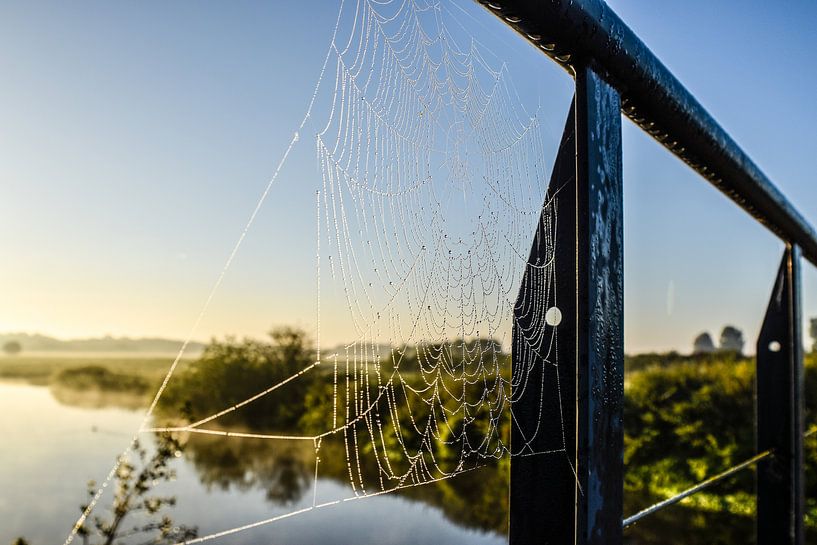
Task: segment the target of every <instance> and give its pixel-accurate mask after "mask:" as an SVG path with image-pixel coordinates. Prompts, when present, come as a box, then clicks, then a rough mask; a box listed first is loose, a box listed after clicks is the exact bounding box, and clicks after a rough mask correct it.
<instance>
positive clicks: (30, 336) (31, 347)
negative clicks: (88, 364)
mask: <svg viewBox="0 0 817 545" xmlns="http://www.w3.org/2000/svg"><path fill="white" fill-rule="evenodd" d="M14 342H16V343H19V345H20V347H21V348H22V352H23V353H25V352H156V353H159V352H176V351H178V350H179V348H180V347H181V346H182V341H179V340H173V339H161V338H141V339H132V338H129V337H110V336H106V337H100V338H91V339H68V340H63V339H55V338H54V337H48V336H46V335H40V334H38V333H0V346H4V345H6V344H7V343H14ZM204 347H205V345H204V344H202V343H198V342H191V343H190V344H189V345H188V347H187V350H188V352H192V353H200V352H201V351H202V350H204Z"/></svg>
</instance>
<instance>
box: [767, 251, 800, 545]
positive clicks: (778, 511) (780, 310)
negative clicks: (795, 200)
mask: <svg viewBox="0 0 817 545" xmlns="http://www.w3.org/2000/svg"><path fill="white" fill-rule="evenodd" d="M800 324H801V322H800V255H799V251H798V248H797V247H796V246H795V247H791V246H789V247H788V248H787V249H786V252H785V254H784V255H783V261H782V263H781V264H780V270H779V271H778V274H777V281H776V282H775V285H774V290H773V292H772V297H771V300H770V301H769V306H768V309H767V310H766V317H765V319H764V320H763V327H762V328H761V330H760V336H759V338H758V341H757V386H756V387H757V405H756V407H757V417H756V418H757V448H758V451H764V450H767V449H773V455H772V456H771V457H769V458H767V459H766V460H764V461H762V462H761V463H760V464H759V465H758V468H757V543H758V545H802V544H803V543H804V537H803V507H804V496H803V494H804V488H803V482H804V481H803V479H804V477H803V354H802V346H803V344H802V333H801V325H800Z"/></svg>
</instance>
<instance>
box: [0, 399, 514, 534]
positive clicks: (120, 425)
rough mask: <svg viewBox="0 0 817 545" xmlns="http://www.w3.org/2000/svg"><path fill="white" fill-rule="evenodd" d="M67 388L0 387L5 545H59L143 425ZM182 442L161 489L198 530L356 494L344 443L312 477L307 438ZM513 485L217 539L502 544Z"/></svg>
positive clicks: (454, 491) (108, 403)
mask: <svg viewBox="0 0 817 545" xmlns="http://www.w3.org/2000/svg"><path fill="white" fill-rule="evenodd" d="M55 392H56V393H55ZM52 394H53V395H52ZM63 394H65V392H64V391H57V390H51V391H49V388H46V387H34V386H28V385H23V384H3V383H0V411H2V412H3V414H4V418H3V419H2V420H1V421H0V434H2V436H3V437H4V438H5V439H6V440H7V441H8V442H7V443H5V444H7V445H8V444H14V445H15V449H13V450H12V449H9V448H3V449H0V490H2V491H3V492H2V493H0V520H2V524H0V544H3V545H6V544H8V543H11V542H12V540H13V539H14V538H16V537H17V536H21V535H22V536H25V537H26V538H27V539H28V541H29V543H31V544H32V545H39V544H45V543H55V542H62V541H63V540H64V538H65V536H66V535H67V532H68V530H69V529H70V526H71V524H72V523H73V522H74V521H75V520H76V517H77V515H78V514H79V510H78V508H79V506H80V505H81V504H82V503H83V502H84V501H85V482H86V481H87V480H89V479H96V480H98V481H101V480H102V479H103V478H104V476H105V474H106V473H107V471H108V470H109V468H110V467H111V464H112V462H113V460H114V459H115V458H116V456H117V454H118V453H119V452H120V451H121V450H122V449H123V448H124V446H125V445H126V444H127V442H128V441H129V437H130V432H132V430H135V429H137V428H138V426H139V422H140V420H141V415H142V410H143V409H142V408H140V409H139V410H133V411H132V410H125V409H123V408H121V407H124V406H132V405H131V403H132V401H130V400H127V399H125V398H126V397H127V396H124V397H122V398H120V399H118V400H117V399H116V396H108V397H106V398H105V400H104V403H99V404H90V405H89V404H88V403H87V402H85V401H82V396H81V395H79V394H78V393H77V395H76V396H74V395H63ZM89 406H97V407H99V406H103V407H105V408H93V409H92V408H89ZM144 439H145V444H146V446H150V445H151V444H152V440H151V438H150V437H149V436H148V437H145V438H144ZM180 439H181V440H182V441H183V442H184V453H183V456H182V458H179V459H177V460H176V461H174V462H173V464H174V468H175V469H176V470H177V473H178V476H177V479H176V481H175V482H171V483H161V484H160V486H159V489H158V490H157V493H161V494H168V495H172V496H175V497H176V498H177V505H176V506H175V507H174V508H173V510H172V513H171V516H172V517H173V520H174V521H177V522H178V523H180V524H186V525H191V526H198V527H199V531H200V535H205V534H207V533H212V532H216V531H220V530H223V529H226V528H231V527H234V526H238V525H242V524H247V523H252V522H255V521H257V520H263V519H266V518H269V517H274V516H279V515H282V514H286V513H289V512H292V511H295V510H298V509H302V508H304V507H308V506H309V505H312V502H313V498H315V497H316V498H317V499H318V501H330V500H332V499H340V498H344V497H350V496H353V495H354V493H353V491H352V490H351V487H350V486H349V482H348V474H347V473H346V466H345V455H344V453H343V444H342V442H340V443H339V444H334V445H333V444H326V445H324V446H323V447H322V449H321V472H320V477H319V478H318V480H317V481H316V480H315V453H314V449H313V446H312V443H311V442H310V441H305V442H300V441H299V442H291V441H273V440H259V439H240V438H229V439H225V438H223V437H211V436H203V435H195V436H189V437H181V438H180ZM21 453H25V456H21ZM364 471H366V472H369V471H372V469H371V468H370V469H366V470H364ZM506 487H507V482H506V473H504V472H503V471H502V470H499V471H497V470H496V468H484V469H480V470H477V471H476V472H473V473H466V474H464V475H460V476H458V477H456V478H454V479H451V480H449V481H441V482H438V483H433V484H429V485H426V486H420V487H415V488H408V489H404V490H401V491H400V492H398V493H396V494H386V495H383V496H377V497H372V498H367V499H366V500H364V501H360V502H348V503H344V504H340V505H338V506H336V507H331V508H327V509H321V510H318V511H314V512H312V513H309V514H306V515H303V516H299V517H293V518H291V519H286V520H283V521H280V522H276V523H274V524H270V525H268V526H264V527H261V528H258V529H254V530H252V531H250V532H246V533H241V534H236V535H234V536H230V537H228V538H224V539H220V540H219V541H218V543H247V544H255V543H260V542H275V543H281V544H287V545H301V544H303V545H306V544H311V543H327V544H331V543H338V544H349V543H355V544H356V545H365V544H368V543H370V544H372V545H374V544H377V545H381V544H382V543H395V544H397V543H415V544H424V543H427V544H429V545H431V544H434V545H437V544H442V543H448V544H463V545H464V544H468V545H472V544H486V545H487V544H492V545H493V544H499V543H503V542H505V541H506V538H505V537H504V525H505V522H504V520H503V519H504V518H506V516H507V505H506V501H507V497H506V496H507V495H506V494H504V493H502V492H501V491H504V490H506ZM498 491H500V493H497V492H498ZM107 508H108V505H107V504H105V503H104V502H103V504H101V505H100V509H102V510H103V511H104V510H105V509H107Z"/></svg>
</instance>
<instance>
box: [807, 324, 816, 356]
mask: <svg viewBox="0 0 817 545" xmlns="http://www.w3.org/2000/svg"><path fill="white" fill-rule="evenodd" d="M809 335H811V351H812V352H816V353H817V318H812V319H811V321H810V322H809Z"/></svg>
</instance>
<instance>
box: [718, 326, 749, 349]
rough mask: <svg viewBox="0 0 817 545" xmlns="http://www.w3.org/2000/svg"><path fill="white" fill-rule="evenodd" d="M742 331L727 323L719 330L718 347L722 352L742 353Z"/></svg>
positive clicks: (743, 342)
mask: <svg viewBox="0 0 817 545" xmlns="http://www.w3.org/2000/svg"><path fill="white" fill-rule="evenodd" d="M744 344H745V341H744V340H743V332H742V331H741V330H740V329H738V328H736V327H735V326H731V325H728V326H726V327H724V328H723V331H721V339H720V349H721V350H722V351H724V352H737V353H738V354H743V345H744Z"/></svg>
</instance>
